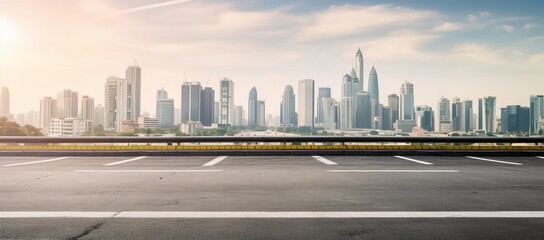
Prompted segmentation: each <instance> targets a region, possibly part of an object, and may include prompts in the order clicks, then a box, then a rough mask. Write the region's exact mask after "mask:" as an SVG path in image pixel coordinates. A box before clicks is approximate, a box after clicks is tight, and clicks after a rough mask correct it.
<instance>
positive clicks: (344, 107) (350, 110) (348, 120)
mask: <svg viewBox="0 0 544 240" xmlns="http://www.w3.org/2000/svg"><path fill="white" fill-rule="evenodd" d="M352 80H353V78H352V77H351V76H350V75H349V74H346V75H344V77H342V88H341V92H340V114H339V115H340V124H339V128H340V129H352V128H354V127H355V118H356V112H355V111H356V109H357V108H356V102H355V97H356V91H355V90H356V89H354V87H353V81H352ZM350 99H351V100H350Z"/></svg>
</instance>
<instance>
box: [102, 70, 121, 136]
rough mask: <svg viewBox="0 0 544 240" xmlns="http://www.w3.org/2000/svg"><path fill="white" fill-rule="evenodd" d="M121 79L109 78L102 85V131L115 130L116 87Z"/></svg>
mask: <svg viewBox="0 0 544 240" xmlns="http://www.w3.org/2000/svg"><path fill="white" fill-rule="evenodd" d="M122 81H123V79H121V78H118V77H113V76H110V77H108V79H107V80H106V83H105V84H104V130H108V131H114V130H116V129H117V85H119V84H120V83H121V82H122Z"/></svg>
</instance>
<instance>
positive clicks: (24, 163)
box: [4, 157, 69, 167]
mask: <svg viewBox="0 0 544 240" xmlns="http://www.w3.org/2000/svg"><path fill="white" fill-rule="evenodd" d="M66 158H69V157H60V158H53V159H46V160H40V161H32V162H23V163H14V164H8V165H4V167H14V166H21V165H30V164H36V163H46V162H54V161H59V160H63V159H66Z"/></svg>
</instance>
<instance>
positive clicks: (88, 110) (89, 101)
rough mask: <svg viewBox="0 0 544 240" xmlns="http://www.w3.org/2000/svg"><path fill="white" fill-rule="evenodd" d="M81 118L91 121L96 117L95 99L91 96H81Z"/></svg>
mask: <svg viewBox="0 0 544 240" xmlns="http://www.w3.org/2000/svg"><path fill="white" fill-rule="evenodd" d="M81 118H82V119H85V120H90V121H91V122H92V121H93V119H94V99H93V98H91V97H89V96H82V97H81ZM93 124H94V123H93Z"/></svg>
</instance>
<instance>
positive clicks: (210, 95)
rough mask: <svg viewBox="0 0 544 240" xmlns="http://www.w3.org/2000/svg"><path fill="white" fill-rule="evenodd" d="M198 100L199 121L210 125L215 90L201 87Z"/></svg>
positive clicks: (211, 122) (213, 109)
mask: <svg viewBox="0 0 544 240" xmlns="http://www.w3.org/2000/svg"><path fill="white" fill-rule="evenodd" d="M201 97H202V98H201V100H200V104H201V107H200V121H201V122H202V125H203V126H211V125H212V124H213V123H214V113H215V112H214V111H215V106H214V104H215V91H214V90H213V88H211V87H206V88H204V89H202V95H201Z"/></svg>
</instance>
